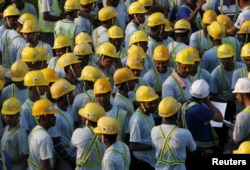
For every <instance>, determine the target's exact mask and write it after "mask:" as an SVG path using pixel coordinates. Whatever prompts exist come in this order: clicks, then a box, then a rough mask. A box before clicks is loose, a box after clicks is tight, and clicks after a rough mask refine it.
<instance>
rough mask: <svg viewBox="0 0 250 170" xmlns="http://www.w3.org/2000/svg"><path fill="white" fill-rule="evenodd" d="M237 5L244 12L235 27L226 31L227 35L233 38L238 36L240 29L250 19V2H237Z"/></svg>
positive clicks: (239, 0)
mask: <svg viewBox="0 0 250 170" xmlns="http://www.w3.org/2000/svg"><path fill="white" fill-rule="evenodd" d="M236 4H237V5H238V6H239V7H240V8H241V10H242V12H241V13H240V14H239V15H238V17H237V19H236V21H235V23H234V25H233V26H232V27H231V28H230V29H227V30H226V32H227V34H229V35H232V36H234V35H236V33H237V31H238V30H239V29H240V27H241V25H242V24H243V22H244V21H247V20H249V19H250V11H249V10H248V7H249V6H250V1H249V0H237V1H236Z"/></svg>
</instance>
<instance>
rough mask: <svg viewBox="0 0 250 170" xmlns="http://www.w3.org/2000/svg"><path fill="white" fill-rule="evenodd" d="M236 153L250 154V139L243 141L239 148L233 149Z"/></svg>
mask: <svg viewBox="0 0 250 170" xmlns="http://www.w3.org/2000/svg"><path fill="white" fill-rule="evenodd" d="M233 153H234V154H250V141H245V142H242V143H241V144H240V146H239V148H238V149H237V150H234V151H233Z"/></svg>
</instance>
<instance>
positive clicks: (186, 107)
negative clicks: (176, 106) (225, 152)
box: [181, 102, 219, 148]
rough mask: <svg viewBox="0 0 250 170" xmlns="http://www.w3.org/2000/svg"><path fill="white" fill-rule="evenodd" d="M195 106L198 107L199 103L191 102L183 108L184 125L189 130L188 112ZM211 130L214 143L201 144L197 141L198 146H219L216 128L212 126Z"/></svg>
mask: <svg viewBox="0 0 250 170" xmlns="http://www.w3.org/2000/svg"><path fill="white" fill-rule="evenodd" d="M195 105H198V103H196V102H190V103H187V102H186V103H184V104H183V106H182V109H181V110H182V116H181V118H182V125H183V127H184V128H185V129H188V126H187V120H186V113H187V110H188V109H189V108H191V107H192V106H195ZM210 128H211V132H212V136H213V141H209V142H201V141H197V140H195V143H196V145H197V146H199V147H203V148H204V147H212V146H215V145H218V144H219V138H218V136H217V134H216V132H215V130H214V128H213V127H212V126H210Z"/></svg>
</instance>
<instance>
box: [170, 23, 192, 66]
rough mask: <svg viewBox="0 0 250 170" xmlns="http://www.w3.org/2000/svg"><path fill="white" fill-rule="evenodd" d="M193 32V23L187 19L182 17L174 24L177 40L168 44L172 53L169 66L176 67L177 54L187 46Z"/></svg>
mask: <svg viewBox="0 0 250 170" xmlns="http://www.w3.org/2000/svg"><path fill="white" fill-rule="evenodd" d="M190 32H191V25H190V23H189V22H188V21H187V20H184V19H181V20H178V21H177V22H176V23H175V24H174V35H175V41H173V42H171V43H169V44H168V46H167V47H168V50H169V54H170V58H169V66H170V67H173V68H176V62H175V59H176V56H177V53H178V52H180V51H181V50H183V49H185V48H187V47H188V46H187V44H188V41H189V38H190V37H189V35H190Z"/></svg>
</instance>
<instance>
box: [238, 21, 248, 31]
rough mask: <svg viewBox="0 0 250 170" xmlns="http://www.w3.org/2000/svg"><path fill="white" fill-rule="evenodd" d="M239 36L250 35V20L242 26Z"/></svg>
mask: <svg viewBox="0 0 250 170" xmlns="http://www.w3.org/2000/svg"><path fill="white" fill-rule="evenodd" d="M237 34H250V20H246V21H244V22H243V23H242V24H241V26H240V30H239V31H238V32H237Z"/></svg>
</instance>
